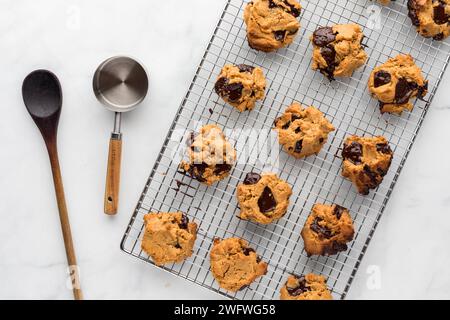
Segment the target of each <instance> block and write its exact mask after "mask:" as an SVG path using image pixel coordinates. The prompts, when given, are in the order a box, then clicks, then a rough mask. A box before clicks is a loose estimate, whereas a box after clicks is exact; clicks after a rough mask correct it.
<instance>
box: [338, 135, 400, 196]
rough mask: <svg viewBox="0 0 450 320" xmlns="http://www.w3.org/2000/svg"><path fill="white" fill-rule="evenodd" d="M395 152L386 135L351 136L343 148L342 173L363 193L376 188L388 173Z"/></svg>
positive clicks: (365, 193)
mask: <svg viewBox="0 0 450 320" xmlns="http://www.w3.org/2000/svg"><path fill="white" fill-rule="evenodd" d="M393 156H394V153H393V152H392V150H391V148H390V147H389V144H388V142H387V140H386V139H385V138H384V137H358V136H350V137H348V138H347V139H346V140H345V143H344V148H343V150H342V158H343V160H344V161H343V169H342V175H343V176H344V177H345V178H347V179H349V180H351V181H352V182H353V184H354V185H355V186H356V188H357V189H358V192H359V193H360V194H363V195H367V194H369V190H370V189H375V188H376V187H378V186H379V185H380V184H381V182H383V177H384V176H385V175H386V174H387V172H388V170H389V167H390V166H391V162H392V158H393Z"/></svg>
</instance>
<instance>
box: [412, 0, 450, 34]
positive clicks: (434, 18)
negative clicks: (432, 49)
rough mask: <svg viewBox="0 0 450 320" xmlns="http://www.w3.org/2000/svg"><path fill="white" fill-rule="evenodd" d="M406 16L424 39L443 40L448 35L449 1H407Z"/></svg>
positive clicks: (449, 20) (449, 32)
mask: <svg viewBox="0 0 450 320" xmlns="http://www.w3.org/2000/svg"><path fill="white" fill-rule="evenodd" d="M408 16H409V17H410V18H411V21H412V23H413V25H415V26H416V27H417V32H419V33H420V34H421V35H422V36H424V37H425V38H433V39H434V40H443V39H445V38H447V37H448V36H449V34H450V0H408Z"/></svg>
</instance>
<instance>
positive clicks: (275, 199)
mask: <svg viewBox="0 0 450 320" xmlns="http://www.w3.org/2000/svg"><path fill="white" fill-rule="evenodd" d="M291 194H292V189H291V187H290V186H289V184H288V183H287V182H285V181H283V180H281V179H280V178H278V177H277V175H275V174H273V173H265V174H263V175H259V174H257V173H254V172H250V173H248V174H247V176H246V177H245V180H244V183H243V184H240V185H239V186H238V187H237V198H238V202H239V207H240V208H241V213H240V215H239V218H241V219H243V220H251V221H254V222H258V223H262V224H269V223H272V222H273V221H275V220H278V219H280V218H281V217H283V216H284V215H285V213H286V211H287V208H288V206H289V197H290V196H291Z"/></svg>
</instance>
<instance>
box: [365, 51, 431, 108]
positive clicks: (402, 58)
mask: <svg viewBox="0 0 450 320" xmlns="http://www.w3.org/2000/svg"><path fill="white" fill-rule="evenodd" d="M368 86H369V91H370V93H371V94H372V96H373V97H374V98H376V99H378V101H379V104H380V111H381V113H385V112H388V113H395V114H401V113H402V112H403V111H404V110H409V111H411V110H412V108H413V105H412V103H411V101H410V100H411V99H413V98H415V97H418V98H419V99H422V98H423V97H425V95H426V94H427V92H428V81H426V80H425V79H424V77H423V75H422V70H421V69H420V68H419V67H418V66H417V65H416V64H415V63H414V59H413V58H412V57H411V56H410V55H404V54H400V55H398V56H396V57H395V58H390V59H389V60H388V61H387V62H386V63H384V64H382V65H380V66H378V67H376V68H375V69H373V71H372V73H371V74H370V77H369V84H368Z"/></svg>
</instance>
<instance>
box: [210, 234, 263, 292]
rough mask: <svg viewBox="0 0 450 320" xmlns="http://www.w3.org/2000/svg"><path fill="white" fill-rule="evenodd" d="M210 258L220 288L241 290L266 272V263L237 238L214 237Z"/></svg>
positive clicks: (245, 242) (244, 242)
mask: <svg viewBox="0 0 450 320" xmlns="http://www.w3.org/2000/svg"><path fill="white" fill-rule="evenodd" d="M210 258H211V272H212V274H213V276H214V278H215V279H216V281H217V282H218V283H219V286H220V287H221V288H223V289H226V290H230V291H239V290H242V289H243V288H245V287H246V286H248V285H250V284H251V283H252V282H253V281H255V279H256V278H258V277H260V276H262V275H265V274H266V272H267V263H265V262H263V261H262V260H261V258H260V257H259V256H258V254H257V253H256V251H255V250H254V249H253V248H251V247H249V245H248V243H247V241H245V240H243V239H239V238H228V239H224V240H220V239H215V240H214V245H213V247H212V249H211V253H210Z"/></svg>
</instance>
